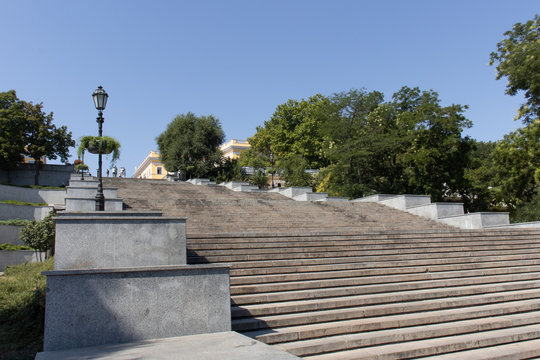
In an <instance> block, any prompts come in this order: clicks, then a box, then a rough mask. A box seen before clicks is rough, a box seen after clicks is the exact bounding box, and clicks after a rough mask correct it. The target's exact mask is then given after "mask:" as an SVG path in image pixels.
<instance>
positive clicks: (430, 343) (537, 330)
mask: <svg viewBox="0 0 540 360" xmlns="http://www.w3.org/2000/svg"><path fill="white" fill-rule="evenodd" d="M539 338H540V325H539V324H534V325H527V326H518V327H512V328H507V329H500V330H491V331H483V332H479V333H474V334H464V335H457V336H449V337H441V338H435V339H428V340H420V341H410V342H402V343H398V344H390V345H382V346H375V347H368V348H363V349H356V350H349V351H343V352H334V353H330V354H323V355H314V356H306V357H304V359H310V360H330V359H332V360H334V359H341V360H352V359H355V360H359V359H408V358H418V357H423V356H429V355H435V354H447V353H453V352H457V351H463V350H469V349H480V348H487V347H491V346H496V345H501V344H511V343H514V342H517V341H526V340H537V339H539ZM458 354H459V353H457V354H454V356H456V357H455V358H454V359H456V358H457V356H458Z"/></svg>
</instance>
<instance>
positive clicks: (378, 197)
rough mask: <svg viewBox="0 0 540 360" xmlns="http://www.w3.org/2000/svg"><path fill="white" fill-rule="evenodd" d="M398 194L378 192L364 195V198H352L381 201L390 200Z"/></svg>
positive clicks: (356, 200)
mask: <svg viewBox="0 0 540 360" xmlns="http://www.w3.org/2000/svg"><path fill="white" fill-rule="evenodd" d="M396 196H398V195H392V194H376V195H370V196H364V197H362V198H358V199H354V200H351V201H352V202H379V201H382V200H388V199H391V198H394V197H396Z"/></svg>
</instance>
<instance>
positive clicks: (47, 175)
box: [0, 164, 75, 186]
mask: <svg viewBox="0 0 540 360" xmlns="http://www.w3.org/2000/svg"><path fill="white" fill-rule="evenodd" d="M74 170H75V167H74V166H73V165H56V164H45V165H42V167H41V169H40V171H39V185H42V186H67V185H68V183H69V178H70V176H71V174H72V173H73V171H74ZM34 174H35V170H34V164H20V165H19V166H18V167H17V169H14V170H5V169H0V183H3V184H13V185H35V184H34Z"/></svg>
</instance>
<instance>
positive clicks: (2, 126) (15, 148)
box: [0, 90, 26, 169]
mask: <svg viewBox="0 0 540 360" xmlns="http://www.w3.org/2000/svg"><path fill="white" fill-rule="evenodd" d="M24 127H25V111H24V103H23V102H22V101H20V100H19V99H18V98H17V94H16V93H15V91H14V90H10V91H7V92H2V93H0V167H2V168H4V169H14V168H15V167H17V164H18V163H20V162H21V161H22V160H23V153H24V146H25V145H26V144H25V141H24V134H25V130H24Z"/></svg>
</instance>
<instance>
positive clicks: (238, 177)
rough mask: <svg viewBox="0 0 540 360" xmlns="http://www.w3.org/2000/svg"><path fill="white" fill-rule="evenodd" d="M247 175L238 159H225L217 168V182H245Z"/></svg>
mask: <svg viewBox="0 0 540 360" xmlns="http://www.w3.org/2000/svg"><path fill="white" fill-rule="evenodd" d="M246 179H247V176H246V174H244V172H243V171H242V166H241V165H240V163H239V162H238V160H237V159H229V158H225V159H223V160H222V162H221V164H220V165H219V167H218V168H217V175H216V177H215V180H216V182H217V183H218V184H219V183H222V182H229V181H245V180H246Z"/></svg>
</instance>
